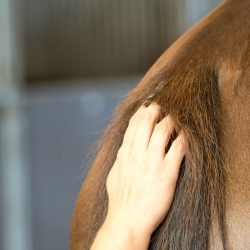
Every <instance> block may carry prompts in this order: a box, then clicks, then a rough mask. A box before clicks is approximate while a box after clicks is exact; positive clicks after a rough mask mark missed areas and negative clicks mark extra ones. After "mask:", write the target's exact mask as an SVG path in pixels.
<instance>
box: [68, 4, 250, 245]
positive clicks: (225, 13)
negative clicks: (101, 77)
mask: <svg viewBox="0 0 250 250" xmlns="http://www.w3.org/2000/svg"><path fill="white" fill-rule="evenodd" d="M249 43H250V1H249V0H228V1H226V2H225V3H223V4H222V5H220V6H219V7H217V8H216V9H215V10H214V11H212V12H211V13H210V14H209V15H208V16H206V17H205V18H204V19H202V20H201V21H200V22H199V23H197V24H196V25H195V26H193V27H192V28H191V29H189V30H188V31H187V32H186V33H185V34H184V35H182V36H181V37H180V38H179V39H178V40H177V41H176V42H175V43H174V44H173V45H172V46H171V47H170V48H169V49H168V50H167V51H165V52H164V54H163V55H162V56H161V57H160V58H159V59H158V60H157V61H156V62H155V64H154V65H153V66H152V67H151V68H150V70H149V71H148V72H147V73H146V75H145V76H144V77H143V79H142V80H141V82H140V83H139V84H138V86H137V87H136V88H135V89H134V90H133V91H132V92H131V93H130V94H129V95H128V96H127V98H126V99H125V100H124V101H123V102H122V103H121V104H120V105H119V107H117V109H116V111H115V113H114V115H113V119H112V122H111V123H110V125H109V126H108V128H107V129H106V131H105V133H104V134H103V135H102V137H101V138H100V140H99V142H98V144H97V148H96V149H97V151H98V154H97V156H96V159H95V161H94V164H93V166H92V168H91V170H90V171H89V173H88V176H87V178H86V180H85V182H84V184H83V186H82V188H81V191H80V194H79V197H78V199H77V202H76V206H75V210H74V214H73V219H72V225H71V235H70V249H71V250H83V249H86V250H87V249H90V246H91V244H92V242H93V241H94V238H95V236H96V233H97V231H98V229H99V228H100V227H101V225H102V223H103V222H104V220H105V217H106V214H107V208H108V196H107V191H106V179H107V175H108V173H109V171H110V169H111V167H112V166H113V164H114V162H115V159H116V155H117V152H118V149H119V148H120V146H121V144H122V140H123V135H124V132H125V131H126V128H127V126H128V122H129V120H130V118H131V117H132V115H133V114H134V113H135V111H136V110H137V109H138V108H139V107H140V106H141V104H142V103H143V102H144V101H145V100H148V101H149V102H152V101H154V102H157V103H158V104H159V105H160V106H161V116H160V119H162V118H163V117H165V116H166V115H167V114H170V115H171V117H172V119H173V121H174V124H175V128H176V132H178V131H180V130H181V129H182V130H183V131H184V136H185V141H186V142H187V145H186V147H187V153H186V155H185V158H184V160H183V162H182V165H181V171H180V175H179V179H178V182H177V187H176V193H175V197H174V200H173V203H172V206H171V208H170V210H169V212H168V214H167V215H166V217H165V218H164V220H163V222H162V223H161V224H160V226H159V227H158V228H157V229H156V231H155V232H154V233H153V235H152V237H151V241H150V245H149V249H150V250H156V249H157V250H160V249H170V250H177V249H178V250H181V249H190V250H191V249H192V250H200V249H207V250H208V249H216V250H217V249H218V250H220V249H228V250H231V249H237V250H238V249H239V250H240V249H244V250H246V249H250V200H249V199H248V196H249V195H250V139H249V138H250V44H249ZM174 137H175V135H174V136H173V137H172V140H173V139H174ZM170 144H171V141H170Z"/></svg>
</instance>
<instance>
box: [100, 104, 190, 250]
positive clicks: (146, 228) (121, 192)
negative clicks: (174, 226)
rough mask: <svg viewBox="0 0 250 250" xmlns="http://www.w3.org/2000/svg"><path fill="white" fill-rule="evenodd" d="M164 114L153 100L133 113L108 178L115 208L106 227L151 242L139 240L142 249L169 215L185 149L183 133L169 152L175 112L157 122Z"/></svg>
mask: <svg viewBox="0 0 250 250" xmlns="http://www.w3.org/2000/svg"><path fill="white" fill-rule="evenodd" d="M159 113H160V107H159V106H158V105H157V104H155V103H152V104H150V105H149V106H148V107H145V106H144V105H142V106H141V107H140V108H139V109H138V111H137V112H136V113H135V114H134V115H133V117H132V118H131V120H130V122H129V126H128V128H127V130H126V132H125V135H124V139H123V143H122V146H121V148H120V149H119V151H118V154H117V159H116V161H115V163H114V165H113V167H112V169H111V170H110V173H109V175H108V178H107V192H108V197H109V207H108V214H107V217H106V220H105V222H104V224H103V227H104V228H105V230H107V231H109V232H110V234H112V232H113V233H115V232H118V231H119V232H121V231H123V232H125V231H127V232H130V234H131V235H132V236H133V239H136V238H137V239H141V240H142V241H144V243H143V244H146V245H145V247H144V248H143V247H142V248H140V247H138V246H139V243H138V245H137V247H136V249H147V246H148V244H149V241H150V237H151V234H152V233H153V231H154V230H155V229H156V228H157V227H158V226H159V224H160V223H161V222H162V220H163V219H164V217H165V216H166V214H167V212H168V210H169V208H170V205H171V203H172V200H173V197H174V192H175V187H176V181H177V178H178V174H179V168H180V165H181V162H182V159H183V156H184V154H185V146H184V138H183V134H182V132H180V134H179V136H178V137H177V138H176V139H175V140H174V142H173V143H172V145H171V147H170V149H169V151H168V152H167V154H166V153H165V148H166V146H167V144H168V142H169V139H170V136H171V134H172V133H173V131H174V127H173V123H172V121H171V118H170V116H166V117H165V118H164V119H163V120H161V121H160V122H159V123H158V124H157V120H158V118H159ZM124 234H125V233H124ZM118 248H119V247H118ZM102 249H103V248H102ZM109 249H111V248H109ZM114 249H115V248H114ZM119 249H127V248H119ZM129 249H133V248H129Z"/></svg>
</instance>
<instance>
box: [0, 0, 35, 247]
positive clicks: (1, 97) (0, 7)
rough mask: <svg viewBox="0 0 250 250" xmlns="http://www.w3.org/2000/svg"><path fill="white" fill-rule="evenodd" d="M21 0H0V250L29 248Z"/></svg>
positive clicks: (28, 198) (28, 200)
mask: <svg viewBox="0 0 250 250" xmlns="http://www.w3.org/2000/svg"><path fill="white" fill-rule="evenodd" d="M22 7H23V1H22V0H19V1H18V0H0V221H1V223H0V249H1V250H31V249H32V246H31V227H30V226H31V223H30V196H29V191H30V187H29V169H28V165H27V161H26V159H25V156H26V155H27V153H26V141H25V134H24V133H25V115H24V112H23V107H22V100H23V92H22V84H23V78H24V62H23V48H24V46H23V40H22V37H23V23H22V15H23V13H22Z"/></svg>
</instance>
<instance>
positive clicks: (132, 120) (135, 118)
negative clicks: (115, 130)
mask: <svg viewBox="0 0 250 250" xmlns="http://www.w3.org/2000/svg"><path fill="white" fill-rule="evenodd" d="M138 120H139V115H134V116H132V117H131V119H130V120H129V124H130V125H133V124H136V123H137V122H138Z"/></svg>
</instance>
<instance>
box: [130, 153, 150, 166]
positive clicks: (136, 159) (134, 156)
mask: <svg viewBox="0 0 250 250" xmlns="http://www.w3.org/2000/svg"><path fill="white" fill-rule="evenodd" d="M130 162H131V163H132V164H136V165H141V164H145V162H146V160H145V157H144V156H143V154H139V153H138V152H136V151H133V152H131V154H130Z"/></svg>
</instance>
